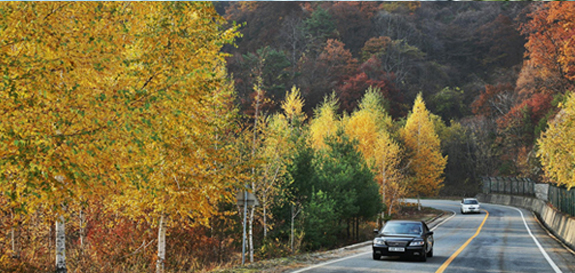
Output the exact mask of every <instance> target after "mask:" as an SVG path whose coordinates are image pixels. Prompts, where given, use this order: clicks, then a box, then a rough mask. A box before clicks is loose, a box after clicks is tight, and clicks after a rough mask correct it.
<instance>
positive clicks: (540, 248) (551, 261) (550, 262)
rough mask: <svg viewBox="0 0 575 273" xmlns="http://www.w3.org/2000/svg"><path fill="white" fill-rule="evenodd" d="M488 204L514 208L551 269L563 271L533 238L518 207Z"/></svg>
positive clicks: (558, 271) (558, 272) (556, 272)
mask: <svg viewBox="0 0 575 273" xmlns="http://www.w3.org/2000/svg"><path fill="white" fill-rule="evenodd" d="M490 205H494V206H500V207H506V208H511V209H514V210H516V211H518V212H519V214H520V215H521V219H522V220H523V224H524V225H525V228H526V229H527V232H528V233H529V235H531V238H533V241H535V244H536V245H537V247H538V248H539V251H541V254H543V257H545V259H546V260H547V262H548V263H549V265H550V266H551V267H552V268H553V270H554V271H555V273H562V272H563V271H561V269H559V267H558V266H557V265H556V264H555V262H553V260H552V259H551V257H549V254H547V251H545V249H544V248H543V247H542V246H541V244H540V243H539V241H538V240H537V238H535V236H534V235H533V233H531V229H529V226H528V225H527V222H526V221H525V217H523V212H521V210H520V209H518V208H515V207H511V206H505V205H496V204H490Z"/></svg>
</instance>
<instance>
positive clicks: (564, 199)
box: [481, 177, 575, 216]
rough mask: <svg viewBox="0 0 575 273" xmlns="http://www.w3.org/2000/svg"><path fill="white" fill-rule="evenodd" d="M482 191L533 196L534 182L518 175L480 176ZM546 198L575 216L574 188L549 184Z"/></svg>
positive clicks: (558, 207) (558, 208)
mask: <svg viewBox="0 0 575 273" xmlns="http://www.w3.org/2000/svg"><path fill="white" fill-rule="evenodd" d="M481 181H482V182H483V193H486V194H489V193H501V194H512V195H523V196H533V197H535V182H534V181H533V180H531V179H529V178H519V177H481ZM547 200H549V203H551V205H553V207H554V208H556V209H557V210H559V211H561V212H564V213H566V214H569V215H571V216H575V189H574V190H567V188H565V187H557V186H555V185H553V184H549V189H548V191H547Z"/></svg>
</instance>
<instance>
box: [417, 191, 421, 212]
mask: <svg viewBox="0 0 575 273" xmlns="http://www.w3.org/2000/svg"><path fill="white" fill-rule="evenodd" d="M417 210H419V211H421V200H419V194H418V195H417Z"/></svg>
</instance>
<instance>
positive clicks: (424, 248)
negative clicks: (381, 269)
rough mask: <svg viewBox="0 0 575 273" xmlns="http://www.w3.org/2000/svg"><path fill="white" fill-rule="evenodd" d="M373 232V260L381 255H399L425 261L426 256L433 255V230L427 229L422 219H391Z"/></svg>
mask: <svg viewBox="0 0 575 273" xmlns="http://www.w3.org/2000/svg"><path fill="white" fill-rule="evenodd" d="M375 233H377V236H376V237H375V239H373V243H372V247H373V259H374V260H379V259H380V258H381V256H401V257H415V258H418V259H419V260H420V261H427V257H433V231H429V228H428V227H427V225H426V224H425V223H424V222H423V221H403V220H391V221H388V222H386V223H385V225H384V226H383V228H382V229H381V231H378V230H375Z"/></svg>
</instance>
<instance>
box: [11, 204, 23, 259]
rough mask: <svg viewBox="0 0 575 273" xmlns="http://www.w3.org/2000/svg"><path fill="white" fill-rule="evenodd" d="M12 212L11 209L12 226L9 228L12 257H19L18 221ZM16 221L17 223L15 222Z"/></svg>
mask: <svg viewBox="0 0 575 273" xmlns="http://www.w3.org/2000/svg"><path fill="white" fill-rule="evenodd" d="M15 218H16V217H15V216H14V212H13V211H12V228H11V229H10V239H11V241H12V242H11V245H12V258H20V247H19V245H18V239H19V237H20V224H21V222H20V221H16V219H15ZM16 222H17V223H16Z"/></svg>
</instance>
